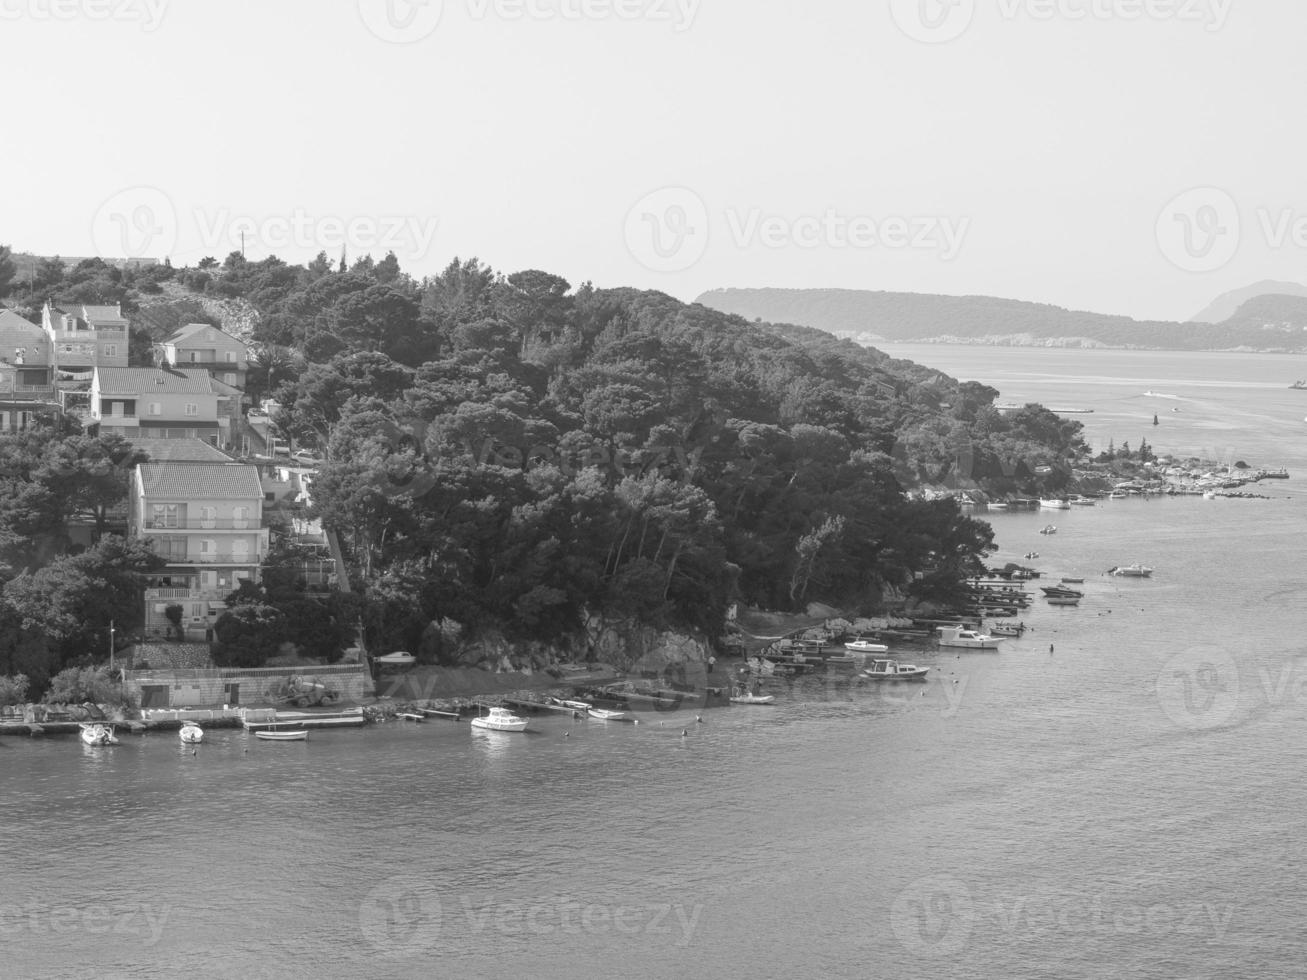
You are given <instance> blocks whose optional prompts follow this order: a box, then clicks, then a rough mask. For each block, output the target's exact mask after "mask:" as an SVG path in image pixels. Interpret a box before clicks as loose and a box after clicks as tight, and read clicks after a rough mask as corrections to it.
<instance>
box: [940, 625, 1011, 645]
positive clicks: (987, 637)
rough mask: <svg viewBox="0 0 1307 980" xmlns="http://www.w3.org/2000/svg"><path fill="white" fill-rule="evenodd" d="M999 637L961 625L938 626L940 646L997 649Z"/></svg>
mask: <svg viewBox="0 0 1307 980" xmlns="http://www.w3.org/2000/svg"><path fill="white" fill-rule="evenodd" d="M999 642H1000V641H999V638H998V637H996V636H992V635H991V634H989V633H981V632H979V631H978V630H969V629H966V628H965V627H962V626H941V627H939V645H940V646H942V647H965V648H968V649H971V650H997V649H998V645H999Z"/></svg>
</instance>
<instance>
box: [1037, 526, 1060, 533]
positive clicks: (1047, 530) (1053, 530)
mask: <svg viewBox="0 0 1307 980" xmlns="http://www.w3.org/2000/svg"><path fill="white" fill-rule="evenodd" d="M1039 533H1040V534H1057V525H1056V524H1049V525H1047V526H1045V527H1041V528H1040V529H1039Z"/></svg>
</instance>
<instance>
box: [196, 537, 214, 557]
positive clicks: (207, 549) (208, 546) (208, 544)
mask: <svg viewBox="0 0 1307 980" xmlns="http://www.w3.org/2000/svg"><path fill="white" fill-rule="evenodd" d="M217 557H218V543H217V542H216V541H213V540H211V539H209V538H205V539H204V540H202V541H201V542H200V561H214V560H215V559H217Z"/></svg>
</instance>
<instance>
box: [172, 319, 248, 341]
mask: <svg viewBox="0 0 1307 980" xmlns="http://www.w3.org/2000/svg"><path fill="white" fill-rule="evenodd" d="M206 330H212V331H213V332H214V333H218V334H222V336H224V337H226V338H227V339H228V340H230V341H232V342H233V343H236V344H239V343H241V342H240V341H239V340H237V339H236V338H235V337H233V336H232V335H231V334H229V333H227V331H225V330H223V329H222V328H221V327H215V326H214V325H213V324H211V323H188V324H186V326H184V327H182V328H181V329H180V330H178V331H177V332H176V333H174V334H173V335H172V336H171V337H169V338H168V339H167V340H165V341H164V343H165V344H179V343H182V342H183V341H186V340H189V339H190V338H192V337H194V336H196V335H197V334H202V333H204V332H205V331H206ZM242 346H243V345H242Z"/></svg>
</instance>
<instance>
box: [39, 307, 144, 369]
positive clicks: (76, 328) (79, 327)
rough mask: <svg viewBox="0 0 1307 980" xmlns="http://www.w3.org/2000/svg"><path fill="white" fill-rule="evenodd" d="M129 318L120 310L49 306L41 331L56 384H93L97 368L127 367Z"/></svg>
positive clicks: (119, 308)
mask: <svg viewBox="0 0 1307 980" xmlns="http://www.w3.org/2000/svg"><path fill="white" fill-rule="evenodd" d="M128 327H129V325H128V323H127V318H126V317H124V316H123V314H122V308H121V307H120V306H116V305H115V306H90V305H86V304H69V303H63V304H61V305H55V304H54V303H46V304H45V307H44V308H43V309H42V310H41V329H42V330H43V331H44V332H45V336H46V339H47V340H48V341H49V343H50V350H51V356H52V361H51V363H52V364H53V366H54V369H55V380H56V381H89V380H90V379H91V372H92V371H94V370H95V369H96V368H97V367H122V368H125V367H126V366H127V340H128Z"/></svg>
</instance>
